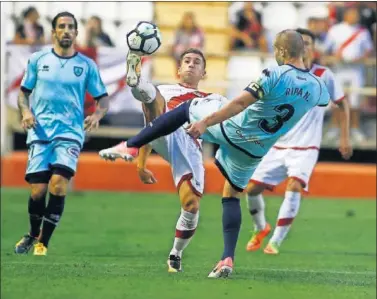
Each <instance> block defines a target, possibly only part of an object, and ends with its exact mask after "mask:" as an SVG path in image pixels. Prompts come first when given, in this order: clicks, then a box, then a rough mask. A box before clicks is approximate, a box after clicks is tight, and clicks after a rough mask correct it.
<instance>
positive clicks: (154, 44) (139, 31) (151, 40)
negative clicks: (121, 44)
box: [127, 21, 161, 56]
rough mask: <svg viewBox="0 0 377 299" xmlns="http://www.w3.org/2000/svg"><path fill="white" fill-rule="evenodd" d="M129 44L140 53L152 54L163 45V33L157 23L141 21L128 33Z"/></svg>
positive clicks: (131, 48)
mask: <svg viewBox="0 0 377 299" xmlns="http://www.w3.org/2000/svg"><path fill="white" fill-rule="evenodd" d="M127 45H128V47H129V48H130V50H131V51H133V52H135V53H137V54H138V55H141V56H143V55H151V54H153V53H154V52H156V51H157V50H158V48H159V47H160V46H161V33H160V30H159V29H158V27H157V26H156V25H155V24H152V23H149V22H146V21H141V22H139V23H138V24H137V25H136V27H135V29H132V30H131V31H130V32H128V33H127Z"/></svg>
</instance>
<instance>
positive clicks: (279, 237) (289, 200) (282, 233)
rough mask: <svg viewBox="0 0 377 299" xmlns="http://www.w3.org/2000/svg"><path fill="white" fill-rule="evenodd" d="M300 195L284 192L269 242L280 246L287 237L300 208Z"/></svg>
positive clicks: (298, 193)
mask: <svg viewBox="0 0 377 299" xmlns="http://www.w3.org/2000/svg"><path fill="white" fill-rule="evenodd" d="M300 201H301V193H300V192H293V191H286V192H285V198H284V201H283V203H282V205H281V207H280V211H279V215H278V219H277V223H276V228H275V230H274V233H273V235H272V237H271V239H270V242H272V243H276V244H278V245H280V244H281V243H282V242H283V240H284V239H285V237H286V236H287V234H288V232H289V230H290V228H291V224H292V222H293V220H294V219H295V217H296V215H297V213H298V210H299V208H300Z"/></svg>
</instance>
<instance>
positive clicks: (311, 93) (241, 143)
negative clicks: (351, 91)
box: [222, 65, 330, 157]
mask: <svg viewBox="0 0 377 299" xmlns="http://www.w3.org/2000/svg"><path fill="white" fill-rule="evenodd" d="M245 90H246V91H248V92H250V93H251V94H252V95H253V96H254V97H256V98H257V99H258V101H257V102H255V103H254V104H252V105H250V106H249V107H248V108H246V109H245V110H244V111H243V112H241V113H240V114H238V115H236V116H234V117H232V118H231V119H229V120H227V121H225V122H224V123H223V124H222V126H223V129H224V132H225V135H226V136H227V137H228V138H229V141H230V142H231V143H233V144H236V145H237V146H238V147H240V148H242V149H244V150H245V151H246V152H248V153H250V154H252V155H254V156H258V157H262V156H264V155H265V154H266V153H267V152H268V150H269V149H270V148H271V147H272V145H273V144H274V143H275V142H276V141H277V140H278V139H279V137H280V136H282V135H283V134H285V133H287V132H288V131H289V130H290V129H291V128H292V127H293V126H294V125H295V124H296V123H297V122H298V121H299V120H300V119H301V117H302V116H304V114H305V113H306V112H308V110H309V109H311V108H313V107H315V106H327V104H328V103H329V100H330V95H329V93H328V90H327V88H326V85H325V83H324V82H323V81H322V80H321V79H320V78H318V77H317V76H314V75H313V74H312V73H310V72H309V70H301V69H297V68H295V67H293V66H291V65H282V66H277V67H272V68H269V69H265V70H263V72H262V74H261V76H260V77H259V80H257V82H253V83H251V84H250V85H249V86H248V87H246V88H245Z"/></svg>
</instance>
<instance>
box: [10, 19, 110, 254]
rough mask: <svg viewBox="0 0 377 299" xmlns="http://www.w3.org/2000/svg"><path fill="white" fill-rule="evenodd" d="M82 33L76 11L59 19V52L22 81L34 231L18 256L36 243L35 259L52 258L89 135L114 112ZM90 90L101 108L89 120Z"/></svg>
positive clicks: (55, 24) (42, 57) (47, 55)
mask: <svg viewBox="0 0 377 299" xmlns="http://www.w3.org/2000/svg"><path fill="white" fill-rule="evenodd" d="M77 33H78V32H77V21H76V19H75V17H74V16H73V15H72V14H71V13H69V12H62V13H59V14H58V15H56V16H55V18H54V19H53V20H52V36H53V39H54V44H53V48H52V49H48V50H43V51H39V52H36V53H34V54H33V55H32V56H31V58H30V59H29V62H28V65H27V69H26V72H25V75H24V77H23V80H22V83H21V90H20V93H19V96H18V106H19V109H20V112H21V115H22V126H23V128H24V129H26V130H28V132H27V142H26V143H27V145H28V147H29V156H28V164H27V169H26V176H25V179H26V181H27V182H28V183H29V184H30V186H31V194H30V198H29V206H28V211H29V220H30V231H29V233H28V234H26V235H25V236H24V237H23V238H22V239H21V240H20V241H19V242H18V243H17V244H16V246H15V253H17V254H24V253H27V252H28V251H29V250H30V249H31V247H32V246H33V245H34V255H46V253H47V247H48V243H49V240H50V238H51V236H52V233H53V231H54V229H55V227H56V226H57V225H58V223H59V220H60V218H61V216H62V214H63V209H64V200H65V196H66V194H67V187H68V184H69V180H70V179H71V177H72V176H73V175H74V173H75V171H76V166H77V160H78V157H79V154H80V151H81V148H82V146H83V143H84V135H85V132H84V131H85V130H87V131H90V130H92V129H95V128H97V127H98V125H99V121H100V119H101V118H102V117H103V116H104V115H105V113H106V111H107V110H108V97H107V92H106V88H105V86H104V84H103V82H102V80H101V77H100V75H99V71H98V68H97V66H96V64H95V62H94V61H93V60H91V59H90V58H88V57H86V56H84V55H82V54H80V53H78V52H75V50H74V42H75V39H76V36H77ZM86 90H88V91H89V93H90V94H91V95H92V96H93V97H94V98H95V99H96V100H97V109H96V111H95V112H94V113H93V114H92V115H90V116H88V117H87V118H86V119H85V120H84V101H85V91H86ZM47 192H49V201H48V204H47V206H46V203H45V201H46V200H45V199H46V195H47ZM42 221H43V224H42ZM41 225H42V231H41Z"/></svg>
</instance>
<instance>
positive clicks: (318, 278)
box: [1, 189, 376, 299]
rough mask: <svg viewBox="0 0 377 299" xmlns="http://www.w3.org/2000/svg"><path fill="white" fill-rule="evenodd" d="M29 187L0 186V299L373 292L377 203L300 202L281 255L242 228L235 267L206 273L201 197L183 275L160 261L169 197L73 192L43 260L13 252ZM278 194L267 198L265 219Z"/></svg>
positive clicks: (215, 245)
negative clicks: (229, 272)
mask: <svg viewBox="0 0 377 299" xmlns="http://www.w3.org/2000/svg"><path fill="white" fill-rule="evenodd" d="M27 198H28V191H27V190H15V189H2V190H1V230H2V232H1V279H2V283H1V298H3V299H13V298H14V299H19V298H24V297H25V298H28V299H34V298H38V299H39V298H42V297H46V298H49V299H55V298H56V299H57V298H62V299H63V298H73V299H81V298H82V299H86V298H88V299H97V298H98V299H103V298H111V299H118V298H119V299H120V298H122V299H123V298H132V299H138V298H143V299H145V298H161V299H178V298H179V299H186V298H187V299H191V298H196V299H205V298H216V299H220V298H228V299H241V298H258V299H264V298H266V299H271V298H279V299H296V298H297V299H301V298H305V299H317V298H321V299H332V298H334V299H335V298H339V299H347V298H350V299H351V298H352V299H356V298H357V299H364V298H365V299H367V298H368V299H369V298H376V214H375V211H376V201H374V200H356V199H355V200H325V199H307V200H305V199H304V200H303V201H302V206H301V211H300V214H299V217H298V218H297V219H296V220H295V222H294V225H293V228H292V230H291V232H290V234H289V236H288V238H287V239H286V242H285V243H284V244H283V246H282V248H281V254H280V255H279V256H267V255H264V254H263V253H262V251H260V252H256V253H248V252H246V251H245V244H246V242H247V241H248V239H249V237H250V230H251V219H250V217H249V215H248V213H247V211H246V209H245V205H244V202H243V224H242V230H241V234H240V238H239V243H238V248H237V256H236V261H235V272H234V273H233V274H234V275H233V276H232V277H231V279H228V280H210V279H207V278H206V276H207V274H208V272H209V271H210V270H211V269H212V267H213V266H214V265H215V263H217V261H218V259H219V257H220V255H221V251H222V232H221V204H220V199H219V197H218V196H205V197H204V198H203V199H202V202H201V215H200V222H199V228H198V230H197V233H196V235H195V237H194V239H193V241H192V243H191V244H190V245H189V247H188V248H187V250H186V251H185V254H184V257H183V269H184V272H183V273H179V274H178V275H177V274H169V273H167V271H166V270H167V269H166V258H167V255H168V253H169V250H170V248H171V245H172V241H173V237H174V230H175V223H176V219H177V217H178V214H179V211H180V208H179V202H178V199H177V196H176V195H174V194H141V193H105V192H86V193H82V194H77V193H76V194H75V193H71V194H69V196H68V197H67V201H66V207H65V212H64V215H63V218H62V221H61V224H60V226H59V227H58V228H57V230H56V232H55V235H54V236H53V238H52V240H51V242H50V248H49V251H48V256H47V257H34V256H33V255H32V254H31V253H30V254H29V255H27V256H16V255H15V254H14V253H13V246H14V244H15V243H16V242H17V241H18V240H19V238H20V237H21V236H22V235H23V234H24V233H26V232H27V228H28V217H27ZM280 203H281V199H280V198H276V197H275V198H273V197H270V198H267V204H266V205H267V217H268V219H269V221H270V222H271V223H272V224H273V223H275V219H276V215H277V212H278V209H279V205H280Z"/></svg>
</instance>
